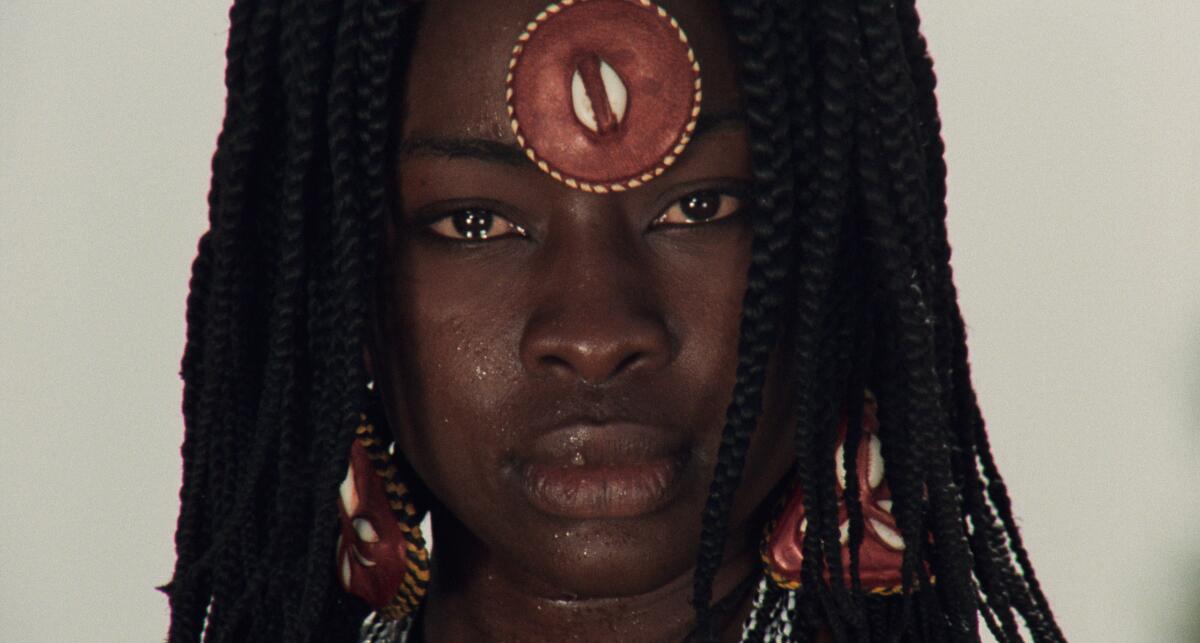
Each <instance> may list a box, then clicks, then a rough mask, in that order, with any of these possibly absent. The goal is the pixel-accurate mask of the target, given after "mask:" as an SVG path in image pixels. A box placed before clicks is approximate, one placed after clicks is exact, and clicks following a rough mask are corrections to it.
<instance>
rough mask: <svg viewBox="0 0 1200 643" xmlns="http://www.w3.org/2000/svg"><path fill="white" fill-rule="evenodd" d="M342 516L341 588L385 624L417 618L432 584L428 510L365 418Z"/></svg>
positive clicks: (352, 459)
mask: <svg viewBox="0 0 1200 643" xmlns="http://www.w3.org/2000/svg"><path fill="white" fill-rule="evenodd" d="M338 516H339V517H340V518H341V524H342V528H341V535H340V536H338V544H337V571H338V578H339V579H340V580H341V583H342V587H343V588H344V589H345V590H346V591H347V592H349V593H351V594H354V595H355V596H359V597H361V598H363V599H364V600H366V601H367V603H368V604H370V605H371V607H372V608H374V609H375V610H376V612H377V613H378V615H379V617H380V618H381V619H383V620H396V619H399V618H402V617H404V616H407V615H410V614H413V613H414V612H415V611H416V610H417V608H418V607H419V606H420V604H421V600H422V599H423V598H424V596H425V589H426V586H427V585H428V583H429V552H428V550H427V549H426V548H425V538H424V537H423V536H422V534H421V519H422V518H423V517H424V512H423V511H419V510H418V508H417V506H416V504H415V502H414V501H413V494H412V492H411V491H410V490H409V488H408V486H407V485H405V484H404V483H403V482H400V481H399V480H398V479H397V469H396V466H395V465H394V464H393V463H392V454H391V452H390V449H389V447H388V446H387V445H385V444H384V443H383V441H382V440H380V439H379V438H378V437H377V436H376V434H375V427H374V425H373V424H372V422H371V421H370V420H369V419H368V418H367V416H366V415H363V416H362V423H361V424H360V425H359V427H358V429H357V430H356V432H355V439H354V443H353V444H352V445H351V447H350V466H349V468H348V470H347V472H346V479H345V480H344V481H343V482H342V484H341V487H340V493H339V497H338Z"/></svg>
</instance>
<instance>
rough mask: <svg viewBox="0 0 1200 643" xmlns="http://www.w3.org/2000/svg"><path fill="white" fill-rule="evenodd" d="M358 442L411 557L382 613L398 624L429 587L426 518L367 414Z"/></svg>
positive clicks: (361, 423) (356, 430) (358, 435)
mask: <svg viewBox="0 0 1200 643" xmlns="http://www.w3.org/2000/svg"><path fill="white" fill-rule="evenodd" d="M355 439H356V440H358V443H359V444H361V445H362V447H363V449H364V450H365V451H366V452H367V458H368V459H370V460H371V464H372V465H373V467H374V469H375V475H377V476H379V477H380V478H381V479H382V480H383V490H384V493H385V494H387V498H388V505H389V506H390V507H391V508H392V514H393V515H395V516H396V521H397V522H399V523H400V531H401V532H402V533H403V534H404V542H405V549H406V553H407V554H408V555H407V560H406V567H407V569H406V572H405V574H404V579H403V580H402V581H401V583H400V589H399V590H397V591H396V595H395V596H393V597H392V601H391V603H389V604H388V606H387V607H385V608H383V609H381V610H378V614H379V617H380V618H381V619H383V620H389V621H394V620H398V619H401V618H404V617H406V616H409V615H411V614H415V613H416V611H417V609H418V608H419V607H420V606H421V601H422V600H423V599H424V598H425V593H426V590H427V588H428V586H429V550H428V548H426V546H425V536H424V535H423V534H422V533H421V520H422V519H424V517H425V514H424V512H422V511H420V510H419V509H418V508H417V505H416V504H415V503H414V502H413V494H412V492H411V491H410V490H409V488H408V486H407V485H405V484H404V483H403V482H401V481H399V480H397V479H396V474H397V470H396V466H395V464H393V463H392V454H391V453H389V452H388V448H387V445H386V444H384V443H383V441H382V440H380V439H379V438H378V437H377V436H376V435H375V426H374V425H373V424H371V422H370V421H369V420H368V419H367V416H366V415H365V414H364V415H361V416H360V424H359V426H358V428H357V429H355Z"/></svg>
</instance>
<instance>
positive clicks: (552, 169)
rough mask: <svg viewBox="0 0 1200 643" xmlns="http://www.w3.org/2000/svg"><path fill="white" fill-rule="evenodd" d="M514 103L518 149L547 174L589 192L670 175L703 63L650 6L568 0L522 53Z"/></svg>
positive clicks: (510, 93) (533, 31)
mask: <svg viewBox="0 0 1200 643" xmlns="http://www.w3.org/2000/svg"><path fill="white" fill-rule="evenodd" d="M505 84H506V88H505V96H506V102H507V106H508V115H509V119H510V121H511V125H512V130H513V133H514V134H516V136H517V143H518V144H519V145H520V146H521V148H522V149H523V150H524V151H525V155H526V156H528V157H529V159H530V160H531V161H533V162H534V163H535V164H537V166H538V168H540V169H541V170H542V171H543V172H546V173H547V174H549V175H550V176H552V177H554V178H555V179H557V180H558V181H561V182H563V183H565V184H566V185H568V186H570V187H572V188H576V189H579V190H584V191H586V192H599V193H606V192H610V191H612V192H620V191H623V190H626V189H629V188H635V187H638V186H639V185H642V184H643V183H645V182H647V181H650V180H652V179H654V177H656V176H659V175H661V174H662V173H663V172H664V171H666V169H667V168H668V167H670V166H671V164H673V163H674V162H675V160H676V159H677V158H679V155H680V154H682V153H683V150H684V148H686V147H687V144H688V142H689V141H690V140H691V138H692V134H693V133H694V132H695V129H696V119H697V118H698V117H699V116H700V99H701V91H700V63H699V62H697V60H696V54H695V52H694V51H693V50H692V48H691V45H690V44H689V43H688V39H687V35H686V34H684V32H683V29H682V28H680V26H679V23H678V22H677V21H676V20H675V19H674V18H672V17H671V16H670V14H668V13H667V12H666V10H665V9H663V8H662V7H659V6H658V5H656V4H654V3H653V2H650V0H560V1H559V2H556V3H554V4H551V5H550V6H548V7H546V9H544V10H543V11H542V12H541V13H539V14H538V15H537V16H536V17H535V18H534V19H533V21H531V22H530V23H529V24H528V25H527V26H526V27H525V30H524V32H522V33H521V35H520V37H518V38H517V43H516V45H515V46H514V47H513V52H512V58H511V59H510V61H509V64H508V76H507V78H506V82H505Z"/></svg>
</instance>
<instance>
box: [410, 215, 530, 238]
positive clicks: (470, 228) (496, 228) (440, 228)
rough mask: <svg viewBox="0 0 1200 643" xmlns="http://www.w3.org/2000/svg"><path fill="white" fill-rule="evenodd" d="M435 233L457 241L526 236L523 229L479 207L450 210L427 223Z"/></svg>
mask: <svg viewBox="0 0 1200 643" xmlns="http://www.w3.org/2000/svg"><path fill="white" fill-rule="evenodd" d="M429 230H430V231H431V232H433V233H435V234H437V235H440V236H443V237H446V238H448V239H454V240H457V241H488V240H491V239H499V238H500V237H507V236H510V235H520V236H522V237H524V236H526V234H525V229H524V228H522V227H521V226H519V225H517V224H515V223H513V222H512V221H509V220H508V219H505V218H504V217H502V216H500V215H498V214H496V213H495V212H492V211H490V210H484V209H481V208H464V209H462V210H458V211H456V212H451V213H450V214H447V215H446V216H444V217H442V218H440V219H438V220H437V221H434V222H433V223H431V224H429Z"/></svg>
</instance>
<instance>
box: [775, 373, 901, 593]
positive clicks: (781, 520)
mask: <svg viewBox="0 0 1200 643" xmlns="http://www.w3.org/2000/svg"><path fill="white" fill-rule="evenodd" d="M875 412H876V403H875V398H874V396H872V395H870V394H869V393H868V394H867V399H866V402H865V403H864V405H863V416H862V439H861V440H860V441H859V444H858V449H857V451H858V453H857V454H855V463H854V464H855V466H854V471H855V474H856V475H857V477H858V489H859V502H860V503H861V505H862V514H863V527H864V529H863V542H862V547H861V548H860V549H859V578H860V580H861V581H862V587H863V589H864V590H866V591H867V592H868V593H871V594H893V593H897V592H899V591H900V590H901V577H900V566H901V563H902V562H903V558H904V548H905V545H904V539H903V538H902V537H901V535H900V529H899V527H897V526H896V519H895V518H894V517H893V516H892V492H891V490H890V489H889V488H888V484H887V480H886V479H885V478H884V475H883V471H884V463H883V455H882V452H881V449H880V446H881V445H880V442H879V437H878V433H879V421H878V420H877V419H876V417H875ZM845 443H846V419H845V418H844V417H843V419H842V423H841V425H840V426H839V427H838V445H837V451H836V455H835V459H836V466H837V469H836V471H837V494H838V524H839V525H840V527H841V544H842V569H843V571H844V573H845V582H846V584H847V585H849V584H850V547H849V540H850V519H849V516H848V514H847V512H846V504H845V501H844V500H843V496H844V494H845V489H846V487H845V479H844V476H845V460H844V458H845ZM807 526H808V521H807V519H806V518H805V516H804V494H803V490H801V489H799V488H797V489H796V490H795V491H794V492H792V494H791V496H789V497H788V499H787V501H786V503H785V504H784V507H783V510H782V511H781V512H780V513H779V515H778V517H777V518H776V519H775V520H774V521H772V523H771V524H769V525H767V530H766V537H765V538H764V540H763V545H762V560H763V563H764V565H765V567H766V571H767V575H768V576H769V577H770V578H771V579H772V580H773V581H774V582H775V583H776V584H777V585H779V586H780V587H783V588H785V589H796V588H797V587H799V586H800V567H801V564H802V563H803V561H804V553H803V552H804V550H803V542H804V532H805V529H806V528H807ZM826 573H827V574H828V572H826Z"/></svg>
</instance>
